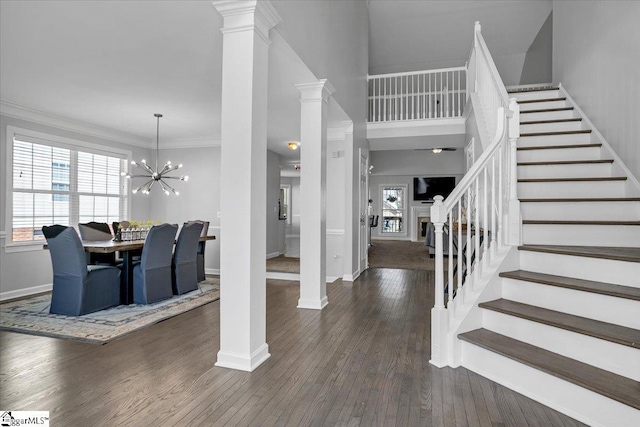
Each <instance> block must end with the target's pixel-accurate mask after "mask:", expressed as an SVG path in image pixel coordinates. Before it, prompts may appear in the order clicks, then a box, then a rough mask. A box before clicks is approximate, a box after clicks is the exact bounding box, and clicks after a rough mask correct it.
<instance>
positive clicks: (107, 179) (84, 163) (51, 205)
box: [8, 132, 127, 243]
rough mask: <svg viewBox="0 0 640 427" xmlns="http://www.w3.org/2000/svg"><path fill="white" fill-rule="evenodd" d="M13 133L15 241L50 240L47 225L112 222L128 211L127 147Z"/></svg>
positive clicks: (11, 134) (11, 217) (9, 211)
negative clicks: (111, 148) (112, 149)
mask: <svg viewBox="0 0 640 427" xmlns="http://www.w3.org/2000/svg"><path fill="white" fill-rule="evenodd" d="M25 133H31V132H25ZM34 133H35V132H34ZM10 136H11V138H10V139H9V138H8V140H10V141H12V142H13V144H12V146H11V147H10V156H11V157H10V158H11V159H12V161H11V165H12V172H11V174H10V177H11V178H12V183H11V186H12V192H11V196H10V197H11V200H10V208H8V214H9V215H8V218H9V219H10V220H11V224H10V227H8V228H10V229H11V241H12V242H15V243H28V242H34V241H42V240H44V236H43V235H42V231H41V229H42V226H44V225H52V224H61V225H76V224H78V223H80V222H89V221H98V222H106V223H111V222H112V221H119V220H120V219H121V218H124V217H126V216H127V214H126V209H127V188H126V187H127V183H126V180H125V179H124V178H123V177H122V176H121V175H120V173H121V172H124V171H125V167H126V166H125V165H126V156H125V155H124V154H123V153H120V152H118V153H106V152H99V151H98V150H92V149H91V148H85V147H81V146H78V145H75V146H74V145H70V144H68V143H67V144H62V143H59V142H57V141H55V140H56V139H59V138H56V137H51V139H52V140H51V141H49V140H47V139H40V138H35V137H31V136H27V135H21V134H19V133H14V132H10ZM87 146H89V144H87Z"/></svg>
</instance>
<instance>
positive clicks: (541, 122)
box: [520, 117, 582, 126]
mask: <svg viewBox="0 0 640 427" xmlns="http://www.w3.org/2000/svg"><path fill="white" fill-rule="evenodd" d="M581 121H582V117H577V118H572V119H552V120H532V121H528V122H520V126H522V125H545V124H549V123H566V122H581Z"/></svg>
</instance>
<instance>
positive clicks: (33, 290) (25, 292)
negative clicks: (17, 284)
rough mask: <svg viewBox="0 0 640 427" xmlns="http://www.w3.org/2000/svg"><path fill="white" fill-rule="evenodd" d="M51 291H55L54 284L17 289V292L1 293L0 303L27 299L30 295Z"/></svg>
mask: <svg viewBox="0 0 640 427" xmlns="http://www.w3.org/2000/svg"><path fill="white" fill-rule="evenodd" d="M51 289H53V283H47V284H45V285H38V286H32V287H30V288H24V289H16V290H15V291H6V292H0V301H5V300H9V299H14V298H20V297H26V296H29V295H34V294H40V293H42V292H50V291H51Z"/></svg>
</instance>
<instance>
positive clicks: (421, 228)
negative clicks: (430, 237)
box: [411, 206, 431, 242]
mask: <svg viewBox="0 0 640 427" xmlns="http://www.w3.org/2000/svg"><path fill="white" fill-rule="evenodd" d="M411 218H412V219H411V224H412V227H411V228H412V230H411V241H412V242H424V239H425V236H426V234H425V233H426V230H427V224H428V223H429V221H430V220H431V209H430V206H413V207H412V208H411Z"/></svg>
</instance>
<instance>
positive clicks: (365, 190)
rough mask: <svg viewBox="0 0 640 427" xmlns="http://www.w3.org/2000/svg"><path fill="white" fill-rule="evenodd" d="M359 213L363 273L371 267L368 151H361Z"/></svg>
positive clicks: (360, 259)
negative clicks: (369, 257) (369, 253)
mask: <svg viewBox="0 0 640 427" xmlns="http://www.w3.org/2000/svg"><path fill="white" fill-rule="evenodd" d="M359 193H360V194H359V200H360V206H359V213H360V232H359V238H358V240H359V242H360V244H359V245H358V246H359V255H360V256H359V262H360V271H361V272H363V271H364V270H366V269H367V268H368V266H369V262H368V246H369V230H368V227H369V218H368V214H369V212H368V211H369V209H368V207H369V153H368V152H367V150H363V149H360V186H359Z"/></svg>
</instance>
